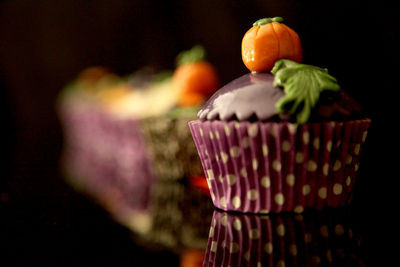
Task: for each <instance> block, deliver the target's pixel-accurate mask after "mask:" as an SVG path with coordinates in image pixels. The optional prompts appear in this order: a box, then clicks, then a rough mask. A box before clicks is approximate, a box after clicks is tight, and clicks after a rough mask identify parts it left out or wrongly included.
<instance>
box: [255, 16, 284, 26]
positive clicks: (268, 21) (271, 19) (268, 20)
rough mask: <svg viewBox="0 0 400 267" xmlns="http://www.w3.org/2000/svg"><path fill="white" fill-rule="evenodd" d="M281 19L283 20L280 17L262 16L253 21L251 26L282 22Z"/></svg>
mask: <svg viewBox="0 0 400 267" xmlns="http://www.w3.org/2000/svg"><path fill="white" fill-rule="evenodd" d="M282 21H283V18H282V17H273V18H263V19H259V20H257V21H256V22H254V23H253V26H262V25H265V24H268V23H271V22H282Z"/></svg>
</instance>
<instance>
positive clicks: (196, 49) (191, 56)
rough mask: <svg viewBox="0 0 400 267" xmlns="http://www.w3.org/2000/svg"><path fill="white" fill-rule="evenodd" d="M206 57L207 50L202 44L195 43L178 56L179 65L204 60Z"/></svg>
mask: <svg viewBox="0 0 400 267" xmlns="http://www.w3.org/2000/svg"><path fill="white" fill-rule="evenodd" d="M205 57H206V50H205V49H204V47H203V46H201V45H195V46H193V47H192V48H191V49H190V50H186V51H182V52H180V53H179V54H178V56H177V57H176V63H177V65H178V66H180V65H182V64H186V63H191V62H195V61H200V60H204V59H205Z"/></svg>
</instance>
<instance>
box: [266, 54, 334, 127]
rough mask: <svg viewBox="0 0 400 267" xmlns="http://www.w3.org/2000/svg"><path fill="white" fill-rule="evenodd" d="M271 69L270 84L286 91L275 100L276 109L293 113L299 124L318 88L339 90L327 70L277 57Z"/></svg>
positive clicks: (317, 93)
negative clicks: (272, 76) (271, 81)
mask: <svg viewBox="0 0 400 267" xmlns="http://www.w3.org/2000/svg"><path fill="white" fill-rule="evenodd" d="M271 72H272V73H273V74H274V75H275V78H274V85H275V86H279V87H283V90H284V92H285V94H286V95H285V96H284V97H282V98H281V99H280V100H279V101H278V102H277V103H276V109H277V112H278V113H284V112H288V113H289V114H295V115H296V120H297V122H298V123H299V124H304V123H306V122H307V121H308V119H309V117H310V115H311V109H312V108H313V107H314V106H315V105H316V104H317V102H318V100H319V96H320V94H321V92H322V91H325V90H331V91H338V90H340V86H339V85H338V83H337V81H336V79H335V78H334V77H333V76H331V75H329V74H328V70H327V69H323V68H319V67H315V66H311V65H306V64H299V63H296V62H294V61H291V60H288V59H281V60H278V61H277V62H275V65H274V68H273V69H272V70H271Z"/></svg>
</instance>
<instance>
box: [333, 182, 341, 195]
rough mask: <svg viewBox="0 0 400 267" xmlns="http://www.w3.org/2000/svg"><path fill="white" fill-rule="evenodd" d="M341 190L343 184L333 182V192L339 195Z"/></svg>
mask: <svg viewBox="0 0 400 267" xmlns="http://www.w3.org/2000/svg"><path fill="white" fill-rule="evenodd" d="M342 191H343V186H342V185H341V184H334V186H333V193H334V194H335V195H340V194H341V193H342Z"/></svg>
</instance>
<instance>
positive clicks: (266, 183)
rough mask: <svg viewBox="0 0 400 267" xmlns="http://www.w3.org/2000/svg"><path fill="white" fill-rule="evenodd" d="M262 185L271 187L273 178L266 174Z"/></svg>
mask: <svg viewBox="0 0 400 267" xmlns="http://www.w3.org/2000/svg"><path fill="white" fill-rule="evenodd" d="M261 185H262V186H264V187H265V188H269V187H270V186H271V180H270V179H269V177H268V176H264V177H263V178H261Z"/></svg>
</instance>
